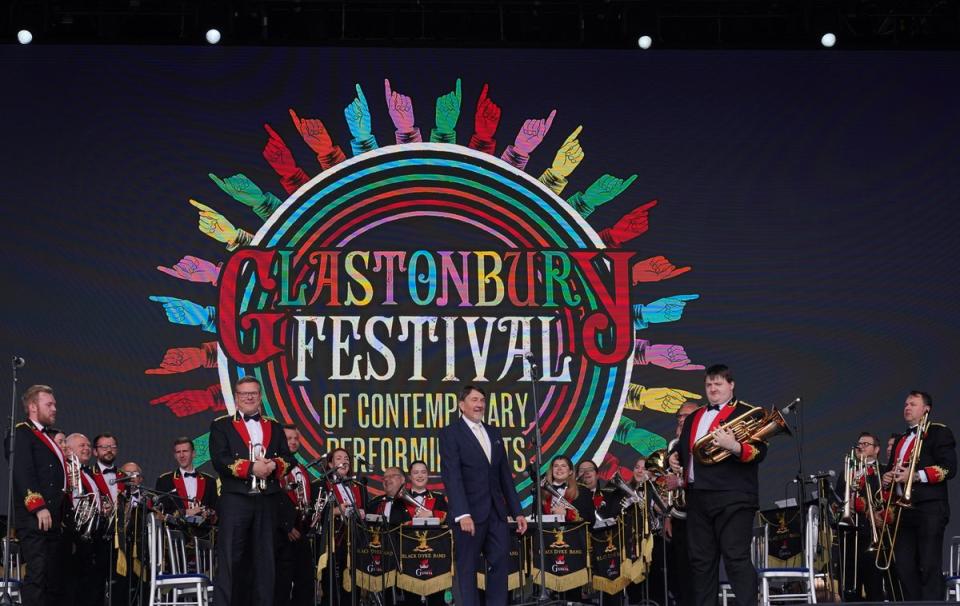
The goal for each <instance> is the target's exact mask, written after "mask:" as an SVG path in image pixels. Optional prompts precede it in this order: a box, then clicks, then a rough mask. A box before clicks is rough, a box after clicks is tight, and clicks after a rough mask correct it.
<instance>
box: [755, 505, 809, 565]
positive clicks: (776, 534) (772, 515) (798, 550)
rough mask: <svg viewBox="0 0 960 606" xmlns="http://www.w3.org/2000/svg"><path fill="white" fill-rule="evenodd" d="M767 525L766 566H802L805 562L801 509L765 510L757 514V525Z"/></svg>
mask: <svg viewBox="0 0 960 606" xmlns="http://www.w3.org/2000/svg"><path fill="white" fill-rule="evenodd" d="M763 524H766V525H768V526H769V530H768V531H767V562H766V564H764V565H765V566H772V567H793V566H800V565H801V563H802V560H803V540H802V535H801V532H800V509H799V508H797V507H785V508H783V509H765V510H763V511H760V512H757V525H763Z"/></svg>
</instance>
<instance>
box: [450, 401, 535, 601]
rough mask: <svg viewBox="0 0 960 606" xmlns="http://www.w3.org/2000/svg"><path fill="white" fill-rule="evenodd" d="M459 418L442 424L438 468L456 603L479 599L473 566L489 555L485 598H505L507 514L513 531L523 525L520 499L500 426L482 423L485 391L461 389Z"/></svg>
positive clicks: (525, 523)
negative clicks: (451, 545) (450, 542)
mask: <svg viewBox="0 0 960 606" xmlns="http://www.w3.org/2000/svg"><path fill="white" fill-rule="evenodd" d="M459 406H460V413H461V415H462V416H461V417H460V419H458V420H456V421H454V422H453V423H451V424H450V425H448V426H446V427H444V428H443V429H441V430H440V474H441V475H442V477H443V484H444V486H445V487H446V489H447V500H448V502H449V506H450V512H449V514H448V515H447V519H448V520H451V523H450V525H451V527H452V528H453V540H454V542H455V546H454V550H455V552H456V565H457V571H456V581H457V585H458V587H459V589H460V602H459V604H460V606H475V605H478V604H480V595H479V593H478V591H477V567H478V564H479V562H480V554H483V555H484V556H485V557H486V560H487V571H486V572H487V577H486V603H487V604H489V605H490V606H505V605H506V603H507V559H508V555H509V539H510V537H509V527H508V526H507V516H508V515H509V516H513V517H514V518H516V520H517V532H518V533H520V534H523V533H524V532H526V530H527V519H526V518H524V517H523V516H521V515H520V499H519V498H518V497H517V491H516V488H515V487H514V484H513V477H512V476H511V475H510V467H509V464H508V462H507V456H506V452H505V450H504V447H503V438H502V437H501V435H500V430H498V429H496V428H494V427H490V426H489V425H486V424H484V422H483V418H484V416H485V415H486V412H487V394H486V393H485V392H484V391H483V390H482V389H480V388H479V387H474V386H473V385H467V386H465V387H464V388H463V391H461V392H460V402H459Z"/></svg>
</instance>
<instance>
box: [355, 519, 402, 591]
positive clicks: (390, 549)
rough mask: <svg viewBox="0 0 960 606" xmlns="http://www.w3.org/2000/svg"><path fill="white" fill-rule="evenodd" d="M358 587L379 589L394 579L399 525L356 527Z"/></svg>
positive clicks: (395, 579) (398, 550) (369, 589)
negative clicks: (389, 526)
mask: <svg viewBox="0 0 960 606" xmlns="http://www.w3.org/2000/svg"><path fill="white" fill-rule="evenodd" d="M356 553H357V568H356V570H357V587H360V588H361V589H365V590H367V591H382V590H384V589H389V588H390V587H393V586H394V584H395V583H396V582H397V557H398V556H399V554H400V527H399V526H397V527H395V528H382V527H379V526H369V527H368V528H367V530H366V531H363V530H361V529H359V528H358V529H357V549H356Z"/></svg>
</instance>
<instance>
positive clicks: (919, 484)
mask: <svg viewBox="0 0 960 606" xmlns="http://www.w3.org/2000/svg"><path fill="white" fill-rule="evenodd" d="M932 408H933V398H932V397H930V394H928V393H926V392H922V391H911V392H910V394H909V395H907V398H906V401H905V402H904V405H903V420H904V421H906V423H907V426H908V430H907V431H906V432H905V433H904V434H903V435H901V436H899V437H898V439H897V441H896V444H895V445H894V448H893V458H892V460H891V463H890V465H889V466H888V468H887V471H886V472H885V473H884V474H883V484H884V488H891V487H892V489H893V490H894V491H895V494H894V496H893V502H894V503H896V501H897V498H898V497H897V496H896V494H903V489H904V487H905V485H906V482H907V480H908V474H909V467H910V457H911V454H912V453H913V449H914V448H918V447H919V448H920V453H919V459H918V460H917V466H916V469H915V471H914V473H913V483H912V488H911V490H912V494H911V495H910V496H911V501H912V506H911V507H901V508H900V528H899V531H898V533H897V536H896V545H895V547H894V555H895V557H896V566H897V572H898V573H899V575H900V584H901V586H902V587H903V599H904V600H905V601H916V600H942V599H943V593H944V582H943V573H942V572H941V571H942V570H943V568H942V564H943V562H942V560H943V531H944V529H945V528H946V526H947V521H948V520H949V519H950V503H949V501H948V498H947V480H950V479H952V478H953V477H954V476H955V475H956V473H957V451H956V441H955V440H954V437H953V432H952V431H950V429H949V428H948V427H946V426H945V425H942V424H940V423H930V426H929V428H928V429H927V431H926V433H925V434H924V435H921V436H918V435H917V426H918V425H919V423H920V421H921V419H922V418H923V416H924V414H928V413H930V410H931V409H932ZM894 507H897V506H896V505H894Z"/></svg>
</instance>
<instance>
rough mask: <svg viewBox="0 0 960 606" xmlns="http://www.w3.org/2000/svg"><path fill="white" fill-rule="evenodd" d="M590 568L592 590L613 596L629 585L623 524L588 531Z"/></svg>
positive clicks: (619, 522)
mask: <svg viewBox="0 0 960 606" xmlns="http://www.w3.org/2000/svg"><path fill="white" fill-rule="evenodd" d="M589 546H590V568H591V570H592V571H593V575H592V579H593V582H592V584H593V588H594V589H597V590H599V591H602V592H604V593H607V594H610V595H613V594H616V593H620V592H621V591H623V589H624V587H626V586H627V585H629V584H630V581H631V578H630V570H631V568H632V566H631V565H630V560H628V559H627V558H626V557H625V556H626V551H625V549H624V542H623V522H622V521H621V520H617V523H616V525H614V526H609V527H607V528H601V529H597V530H590V533H589Z"/></svg>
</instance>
